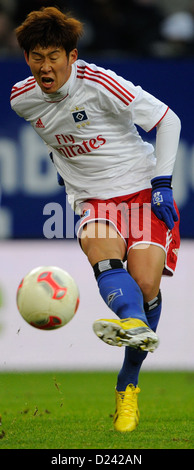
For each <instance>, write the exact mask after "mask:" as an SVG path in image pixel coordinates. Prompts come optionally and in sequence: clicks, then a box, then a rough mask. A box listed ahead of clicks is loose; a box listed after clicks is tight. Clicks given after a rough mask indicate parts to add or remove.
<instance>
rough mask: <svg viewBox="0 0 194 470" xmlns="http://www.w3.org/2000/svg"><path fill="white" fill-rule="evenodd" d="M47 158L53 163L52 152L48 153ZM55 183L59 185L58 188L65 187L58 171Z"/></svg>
mask: <svg viewBox="0 0 194 470" xmlns="http://www.w3.org/2000/svg"><path fill="white" fill-rule="evenodd" d="M49 157H50V159H51V161H52V162H53V154H52V152H51V153H49ZM57 181H58V184H59V185H60V186H65V183H64V180H63V178H62V176H61V175H60V174H59V173H58V171H57Z"/></svg>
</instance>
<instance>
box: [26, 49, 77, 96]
mask: <svg viewBox="0 0 194 470" xmlns="http://www.w3.org/2000/svg"><path fill="white" fill-rule="evenodd" d="M25 59H26V62H27V64H28V65H29V67H30V69H31V72H32V74H33V75H34V78H35V79H36V81H37V83H38V85H39V86H40V88H41V90H42V91H43V92H44V93H55V92H56V91H57V90H58V89H59V88H61V87H62V86H63V85H64V84H65V83H66V81H67V80H68V78H69V76H70V74H71V66H72V64H73V63H74V62H75V61H76V59H77V49H73V50H72V51H71V52H70V53H69V56H67V54H66V51H65V49H63V48H62V47H55V46H54V47H48V48H43V47H41V46H36V47H35V49H33V50H31V51H30V52H29V55H27V54H26V53H25Z"/></svg>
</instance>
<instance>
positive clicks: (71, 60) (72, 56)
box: [68, 49, 78, 65]
mask: <svg viewBox="0 0 194 470" xmlns="http://www.w3.org/2000/svg"><path fill="white" fill-rule="evenodd" d="M77 58H78V50H77V49H72V51H70V53H69V58H68V59H69V63H70V64H71V65H72V64H74V62H75V61H76V60H77Z"/></svg>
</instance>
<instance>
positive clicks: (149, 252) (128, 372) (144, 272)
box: [117, 245, 165, 391]
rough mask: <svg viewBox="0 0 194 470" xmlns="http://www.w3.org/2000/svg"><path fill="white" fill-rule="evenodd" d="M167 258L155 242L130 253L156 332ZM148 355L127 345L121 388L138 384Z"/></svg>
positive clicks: (132, 270)
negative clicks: (130, 384) (162, 277)
mask: <svg viewBox="0 0 194 470" xmlns="http://www.w3.org/2000/svg"><path fill="white" fill-rule="evenodd" d="M138 247H141V249H138ZM164 261H165V252H164V250H163V249H162V248H161V247H159V246H155V245H149V246H148V245H137V247H136V248H132V249H131V250H130V251H129V254H128V269H129V272H130V273H131V275H132V276H133V277H134V279H135V280H136V282H137V283H138V284H139V286H140V287H141V290H142V293H143V297H144V309H145V313H146V316H147V321H148V323H149V326H150V328H151V329H152V330H153V331H156V329H157V326H158V322H159V318H160V314H161V307H162V301H161V293H160V280H161V276H162V272H163V268H164ZM146 356H147V353H146V352H143V351H138V350H134V349H131V348H126V351H125V359H124V363H123V366H122V369H121V371H120V373H119V375H118V383H117V390H122V391H123V390H125V388H126V386H127V385H128V384H129V383H132V384H133V385H135V386H136V385H137V384H138V376H139V371H140V368H141V365H142V362H143V361H144V359H145V358H146Z"/></svg>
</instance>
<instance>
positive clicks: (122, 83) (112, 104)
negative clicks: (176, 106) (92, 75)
mask: <svg viewBox="0 0 194 470" xmlns="http://www.w3.org/2000/svg"><path fill="white" fill-rule="evenodd" d="M98 81H99V82H100V83H101V85H102V84H103V87H102V86H101V91H102V90H103V92H104V93H103V95H104V96H103V97H102V95H101V100H102V101H101V105H102V107H105V106H106V108H108V107H109V110H111V111H112V112H114V113H120V112H124V113H125V114H126V116H128V118H129V119H130V120H131V121H132V122H133V123H134V124H136V125H138V126H140V127H142V129H144V130H145V131H146V132H149V131H150V130H151V129H152V128H154V127H155V126H156V125H157V124H158V122H159V121H160V120H161V119H162V118H163V116H164V115H165V113H166V112H167V110H168V106H167V105H166V104H165V103H163V102H162V101H160V100H159V99H157V98H155V97H154V96H153V95H151V94H150V93H148V92H146V91H145V90H143V88H142V87H141V86H139V85H138V86H136V85H134V84H133V83H132V82H130V81H128V80H126V79H124V78H123V77H121V76H118V75H117V74H116V73H115V72H113V71H110V70H108V71H106V73H104V72H99V73H98Z"/></svg>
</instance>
